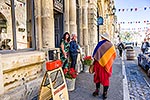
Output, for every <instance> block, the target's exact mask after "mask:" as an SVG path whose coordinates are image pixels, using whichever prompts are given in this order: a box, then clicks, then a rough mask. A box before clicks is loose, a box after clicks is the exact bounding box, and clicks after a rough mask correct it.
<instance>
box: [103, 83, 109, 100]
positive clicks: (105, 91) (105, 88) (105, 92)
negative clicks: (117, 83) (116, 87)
mask: <svg viewBox="0 0 150 100" xmlns="http://www.w3.org/2000/svg"><path fill="white" fill-rule="evenodd" d="M107 91H108V86H104V90H103V100H105V99H106V98H107Z"/></svg>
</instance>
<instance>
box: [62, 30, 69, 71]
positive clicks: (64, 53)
mask: <svg viewBox="0 0 150 100" xmlns="http://www.w3.org/2000/svg"><path fill="white" fill-rule="evenodd" d="M69 47H70V34H69V33H68V32H65V33H64V35H63V38H62V39H61V43H60V59H61V61H62V62H63V66H62V69H63V70H66V71H67V70H68V68H69V64H68V58H69Z"/></svg>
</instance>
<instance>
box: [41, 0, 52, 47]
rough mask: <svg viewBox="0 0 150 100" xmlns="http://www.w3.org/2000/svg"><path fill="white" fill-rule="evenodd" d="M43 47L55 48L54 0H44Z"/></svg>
mask: <svg viewBox="0 0 150 100" xmlns="http://www.w3.org/2000/svg"><path fill="white" fill-rule="evenodd" d="M42 34H43V47H44V48H54V47H55V39H54V35H55V34H54V11H53V0H42Z"/></svg>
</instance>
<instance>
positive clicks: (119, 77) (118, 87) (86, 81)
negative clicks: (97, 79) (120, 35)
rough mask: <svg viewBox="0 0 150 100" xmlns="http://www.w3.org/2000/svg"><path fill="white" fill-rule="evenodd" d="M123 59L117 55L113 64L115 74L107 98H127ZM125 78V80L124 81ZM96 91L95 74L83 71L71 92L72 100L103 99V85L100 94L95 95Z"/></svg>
mask: <svg viewBox="0 0 150 100" xmlns="http://www.w3.org/2000/svg"><path fill="white" fill-rule="evenodd" d="M123 71H125V70H123V67H122V59H121V58H120V57H118V56H117V58H116V59H115V62H114V64H113V74H112V77H111V78H110V88H109V90H108V98H107V100H127V99H125V98H126V97H125V96H124V95H126V94H124V93H125V92H126V91H125V90H123V89H124V86H125V85H124V84H126V83H125V82H126V80H125V76H124V75H123V74H125V72H123ZM123 80H125V81H123ZM94 91H95V84H94V82H93V74H89V73H84V72H81V73H80V74H79V75H78V77H77V79H76V88H75V90H74V91H72V92H69V99H70V100H102V96H101V95H102V93H103V89H102V86H101V90H100V95H99V96H97V97H93V96H92V93H93V92H94Z"/></svg>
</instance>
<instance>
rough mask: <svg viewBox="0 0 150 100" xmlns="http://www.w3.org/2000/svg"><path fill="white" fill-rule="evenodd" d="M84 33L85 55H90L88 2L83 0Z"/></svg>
mask: <svg viewBox="0 0 150 100" xmlns="http://www.w3.org/2000/svg"><path fill="white" fill-rule="evenodd" d="M82 1H83V2H82V3H83V7H82V32H83V45H84V46H85V54H86V55H89V46H88V10H87V8H88V1H87V0H82Z"/></svg>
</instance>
